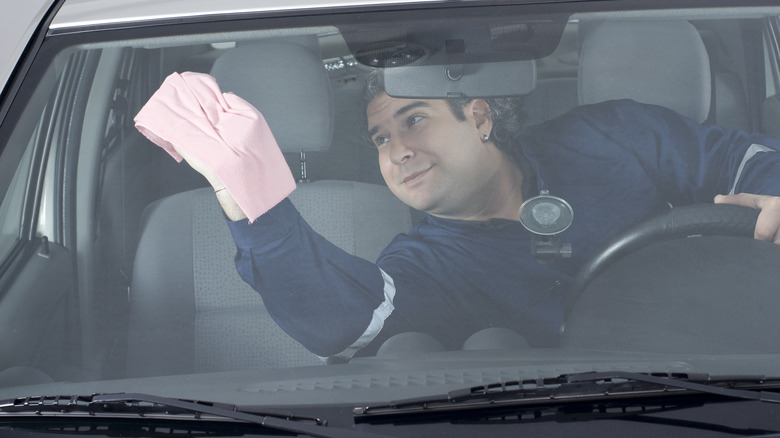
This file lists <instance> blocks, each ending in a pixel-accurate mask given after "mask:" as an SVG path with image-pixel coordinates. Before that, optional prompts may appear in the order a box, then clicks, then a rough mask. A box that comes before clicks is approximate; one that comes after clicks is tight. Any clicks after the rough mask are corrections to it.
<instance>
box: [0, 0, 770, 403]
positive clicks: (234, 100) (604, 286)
mask: <svg viewBox="0 0 780 438" xmlns="http://www.w3.org/2000/svg"><path fill="white" fill-rule="evenodd" d="M683 3H684V2H681V5H682V4H683ZM699 3H700V2H699ZM575 8H579V9H575ZM406 9H408V10H406ZM406 9H404V8H402V7H394V8H389V9H388V10H380V9H377V8H373V9H371V8H364V9H360V10H349V11H346V10H345V11H343V13H342V11H341V10H339V9H334V10H332V11H325V12H327V14H326V13H325V12H314V13H311V14H305V15H304V14H301V15H300V16H294V15H293V14H289V13H285V14H276V15H273V16H271V15H264V14H263V13H251V14H250V13H246V14H233V15H225V16H220V15H214V16H207V17H196V18H191V19H182V20H180V21H174V20H171V21H160V22H153V23H138V24H137V25H122V26H120V25H117V26H116V28H113V27H112V25H94V26H92V27H89V28H73V29H69V28H63V29H58V30H56V31H52V32H51V33H50V35H49V36H48V37H47V39H46V41H45V42H44V45H43V47H42V48H41V50H40V52H39V53H38V55H37V57H36V59H35V62H34V63H33V64H32V66H31V68H30V69H29V71H28V72H27V75H26V77H25V78H22V79H23V80H22V79H19V82H17V84H19V86H18V87H17V88H13V87H11V88H9V90H15V94H14V95H12V96H10V97H9V99H8V100H7V106H6V107H5V108H7V111H5V113H2V112H0V114H5V116H4V119H3V120H2V125H0V151H1V154H0V196H2V197H1V198H0V202H1V203H0V289H1V290H0V294H1V295H0V345H2V352H3V353H2V355H0V398H12V397H21V396H26V395H31V394H37V395H55V394H93V393H111V392H143V393H150V394H156V395H160V396H166V397H174V398H188V399H200V400H212V401H218V402H225V403H235V404H242V405H246V404H251V405H282V406H293V405H301V404H312V405H317V404H342V405H349V406H352V405H353V404H354V405H355V406H357V405H358V404H363V403H369V402H375V403H381V402H385V403H386V402H389V401H391V400H396V399H403V398H408V397H416V396H424V395H432V394H442V393H446V392H447V391H450V390H453V389H458V388H463V387H469V386H473V385H480V384H487V383H494V382H507V381H518V380H520V381H522V380H525V379H536V378H546V377H554V376H558V375H561V374H567V373H575V372H583V371H610V370H623V371H631V372H652V373H678V372H679V373H708V374H713V375H723V374H728V375H742V374H751V375H778V374H780V343H779V342H778V341H777V337H776V336H774V329H775V328H776V327H777V326H778V322H780V317H778V316H776V314H777V312H776V311H774V308H775V306H776V305H777V304H780V303H779V302H778V300H779V299H780V298H778V294H777V293H776V292H777V288H778V280H780V274H779V273H780V269H778V267H780V264H778V263H780V248H778V246H777V244H776V243H780V232H779V231H778V228H780V207H778V206H779V205H780V202H778V198H777V196H780V154H777V153H776V151H777V150H780V141H778V140H775V137H778V136H780V123H778V120H780V119H779V118H780V100H778V97H777V96H778V94H777V93H778V87H779V86H780V82H778V81H779V80H780V73H779V72H778V71H779V69H778V53H780V52H778V50H779V48H778V41H777V40H776V38H775V37H776V32H777V28H778V24H779V22H778V14H780V8H775V7H746V6H741V7H735V8H728V7H719V8H712V9H707V8H703V7H698V8H693V7H688V8H680V9H653V10H643V9H638V10H624V11H621V10H618V9H619V6H616V5H615V4H613V2H573V3H572V4H566V5H562V4H547V5H516V6H508V5H503V6H486V5H481V6H475V5H474V4H471V3H469V5H467V6H455V5H452V4H447V5H444V4H442V5H439V6H438V7H437V6H436V5H427V6H425V7H412V6H408V7H406ZM759 212H760V215H759ZM626 230H628V231H626Z"/></svg>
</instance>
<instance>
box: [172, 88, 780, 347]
mask: <svg viewBox="0 0 780 438" xmlns="http://www.w3.org/2000/svg"><path fill="white" fill-rule="evenodd" d="M501 105H503V103H502V101H500V100H486V99H466V100H455V101H447V100H435V99H433V100H428V99H398V98H393V97H390V96H388V95H387V94H385V93H384V92H383V91H382V90H381V83H379V84H376V83H375V84H373V91H371V92H370V93H369V98H368V103H367V107H366V108H367V109H366V115H367V122H368V131H369V135H370V137H371V140H372V142H373V143H374V144H375V146H376V147H377V150H378V155H379V163H380V169H381V172H382V175H383V177H384V179H385V181H386V183H387V185H388V187H390V189H391V190H392V191H393V193H394V194H395V195H396V196H398V197H399V198H400V199H401V200H402V201H404V202H405V203H407V204H408V205H410V206H412V207H414V208H416V209H418V210H422V211H425V212H426V213H428V215H427V216H426V218H425V219H424V220H422V221H421V222H419V223H418V224H416V225H415V226H414V228H413V229H412V230H411V231H410V233H409V234H407V235H401V236H399V237H397V238H396V239H395V240H394V241H393V242H392V243H391V244H390V245H389V246H388V247H387V249H386V250H385V251H384V252H383V253H382V254H381V255H380V257H379V259H378V260H377V262H376V263H370V262H367V261H365V260H362V259H360V258H357V257H354V256H352V255H349V254H346V253H345V252H343V251H341V250H339V249H338V248H336V247H335V246H333V245H332V244H330V243H329V242H327V241H326V240H325V239H324V238H322V237H321V236H319V235H317V234H316V233H315V232H314V231H313V230H312V229H311V228H310V227H309V226H308V224H306V223H305V221H304V220H303V219H302V218H301V217H300V215H299V214H298V213H297V211H296V210H295V208H294V207H293V206H292V204H291V203H290V202H289V200H287V199H284V200H282V201H281V202H279V203H277V204H276V205H274V206H273V207H272V208H271V209H270V210H268V211H267V212H266V213H264V214H262V215H261V216H260V217H258V218H257V219H256V220H253V221H249V220H248V219H247V218H246V216H245V215H244V213H243V211H242V209H241V208H240V207H239V206H238V204H237V203H236V202H235V200H234V199H233V196H232V195H231V193H230V190H224V189H225V185H224V184H223V182H222V181H221V180H220V178H219V176H218V175H216V174H215V172H214V169H212V168H211V167H210V166H209V163H204V162H202V161H200V160H198V159H197V158H196V157H193V156H192V155H190V154H188V152H187V151H186V150H182V149H181V148H180V147H178V146H176V150H177V151H178V152H179V153H181V154H182V155H183V156H184V158H185V159H186V160H187V161H188V162H189V163H190V165H192V166H193V168H195V169H196V170H197V171H199V172H201V173H202V174H203V175H204V176H205V177H206V178H207V179H208V180H209V182H210V183H211V184H212V186H213V187H214V188H215V191H216V193H217V198H218V199H219V201H220V204H221V205H222V207H223V210H224V211H225V214H226V216H227V218H228V219H229V220H230V222H229V227H230V229H231V232H232V234H233V237H234V240H235V242H236V245H237V248H238V254H237V256H236V266H237V269H238V271H239V273H240V274H241V276H242V278H244V279H245V280H246V281H247V282H248V283H249V284H250V285H252V286H253V287H254V288H255V289H256V290H258V291H259V292H260V293H261V295H262V296H263V299H264V302H265V304H266V307H267V308H268V310H269V312H270V313H271V315H272V316H273V317H274V319H275V320H276V321H277V323H278V324H279V325H280V326H281V327H282V328H283V329H284V330H285V331H286V332H287V333H289V334H290V335H291V336H293V337H294V338H295V339H297V340H298V341H299V342H301V343H302V344H304V345H305V346H306V347H307V348H309V349H310V350H311V351H312V352H314V353H315V354H318V355H320V356H325V357H338V358H349V357H351V356H353V355H354V354H356V353H357V352H358V351H360V353H361V354H371V353H373V352H375V351H376V349H377V348H378V347H379V345H381V343H382V342H383V341H385V340H387V339H388V338H390V337H391V336H393V335H395V334H398V333H403V332H422V333H428V334H431V335H433V336H434V337H436V338H437V339H438V340H439V341H440V342H441V343H442V344H443V345H444V346H445V348H459V347H460V346H461V345H462V344H463V343H464V342H465V341H466V340H467V339H468V338H469V336H471V335H472V334H474V333H476V332H479V331H480V330H483V329H488V328H491V327H503V328H509V329H511V330H513V331H515V332H517V333H520V334H521V335H522V336H524V337H525V338H526V340H527V341H528V342H529V343H530V344H532V345H554V344H555V342H556V341H557V337H558V335H559V330H560V327H561V326H562V323H563V317H564V315H563V308H564V305H565V303H563V302H562V300H563V296H564V291H565V290H566V287H567V286H568V284H569V282H570V281H571V278H572V276H573V275H574V273H575V272H576V270H577V267H578V266H579V265H580V264H581V263H582V262H583V261H584V259H585V258H586V257H587V256H588V255H589V254H590V253H592V251H593V250H594V249H595V248H596V247H597V246H598V245H599V244H600V243H601V242H602V241H603V240H605V239H606V238H608V237H609V236H611V235H612V234H614V233H615V232H617V231H619V230H621V229H623V228H625V227H626V226H628V225H630V224H633V223H635V222H637V221H638V220H640V219H642V218H644V217H647V216H650V215H653V214H657V213H659V212H662V211H664V210H666V209H668V205H669V204H671V205H685V204H691V203H705V202H712V201H713V198H714V199H715V201H716V202H726V203H734V204H740V205H747V206H751V207H754V208H758V209H760V210H761V213H760V216H759V221H758V223H757V225H756V237H757V238H760V239H763V240H771V241H775V242H776V243H780V231H778V230H779V229H780V198H778V197H777V196H778V195H780V178H778V177H777V176H776V175H780V154H777V153H774V152H773V151H775V150H780V142H778V141H776V140H772V139H769V138H766V137H763V136H760V135H749V134H746V133H742V132H732V131H726V130H723V129H720V128H718V127H714V126H709V127H703V126H700V125H698V124H696V123H694V122H692V121H690V120H688V119H685V118H683V117H681V116H679V115H677V114H675V113H673V112H671V111H669V110H665V109H663V108H660V107H654V106H647V105H640V104H637V103H635V102H631V101H616V102H606V103H602V104H597V105H592V106H588V107H585V108H578V109H575V110H574V111H572V112H570V113H569V114H567V115H565V116H563V117H561V118H559V119H556V120H553V121H551V122H548V123H546V124H543V125H540V126H538V127H533V128H528V129H519V128H518V124H517V123H516V120H513V119H512V118H506V117H504V116H503V115H501V114H499V113H500V112H499V111H497V107H499V106H501ZM501 113H502V114H503V112H501ZM515 119H516V118H515ZM540 190H547V191H549V193H550V194H553V195H556V196H559V197H562V198H564V199H566V200H567V201H568V202H569V203H570V204H571V205H572V207H573V208H574V210H575V211H576V214H577V220H576V221H575V223H574V224H573V225H572V227H571V228H570V229H569V230H567V232H566V238H567V240H568V241H570V242H571V243H572V245H573V247H574V248H576V253H575V255H574V256H573V257H572V258H571V259H569V260H562V261H554V262H547V263H543V262H541V261H539V260H536V259H534V258H533V257H532V256H531V250H530V247H531V242H532V239H531V237H532V236H531V235H530V233H529V232H528V231H526V230H525V229H524V228H523V227H522V226H521V225H520V224H519V222H518V221H517V211H518V208H519V207H520V205H521V204H522V203H523V201H524V200H526V199H527V198H528V197H529V196H531V195H533V194H536V193H539V191H540ZM730 190H734V192H735V193H740V192H746V193H753V194H738V195H727V196H718V197H717V198H715V196H716V195H719V194H720V193H727V192H729V191H730ZM252 219H254V218H252ZM291 265H293V266H296V270H295V271H290V270H289V269H288V267H289V266H291Z"/></svg>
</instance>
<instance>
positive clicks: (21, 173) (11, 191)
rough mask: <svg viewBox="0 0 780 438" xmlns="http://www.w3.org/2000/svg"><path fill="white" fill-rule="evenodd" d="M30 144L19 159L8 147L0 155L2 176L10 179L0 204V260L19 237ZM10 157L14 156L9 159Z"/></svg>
mask: <svg viewBox="0 0 780 438" xmlns="http://www.w3.org/2000/svg"><path fill="white" fill-rule="evenodd" d="M32 143H33V139H32V138H31V139H30V142H29V144H28V145H27V147H26V148H24V150H23V152H22V154H21V155H22V156H21V159H16V158H17V156H18V155H19V154H18V152H17V151H15V150H13V149H12V148H10V147H9V148H8V149H7V150H5V153H3V154H2V155H0V169H3V174H4V175H7V176H9V177H10V181H8V183H7V185H4V189H5V192H4V193H3V197H2V202H1V203H0V260H2V259H5V257H6V256H7V255H8V253H9V252H10V251H11V249H12V248H13V246H14V244H15V243H16V242H17V240H18V239H19V237H20V233H21V226H22V214H21V213H22V208H23V205H24V198H25V193H26V188H27V181H28V176H29V174H30V157H31V156H32V147H30V146H31V144H32ZM17 149H18V148H17ZM11 155H16V156H15V157H11ZM14 165H15V169H14ZM5 169H8V170H5ZM5 172H8V173H5Z"/></svg>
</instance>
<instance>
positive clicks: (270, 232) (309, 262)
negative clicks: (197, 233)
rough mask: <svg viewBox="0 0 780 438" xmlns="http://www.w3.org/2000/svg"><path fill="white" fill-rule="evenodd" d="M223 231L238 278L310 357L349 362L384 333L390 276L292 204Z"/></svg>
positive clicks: (390, 296)
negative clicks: (318, 228) (331, 239)
mask: <svg viewBox="0 0 780 438" xmlns="http://www.w3.org/2000/svg"><path fill="white" fill-rule="evenodd" d="M228 226H229V228H230V231H231V233H232V235H233V239H234V241H235V243H236V247H237V253H236V258H235V263H236V268H237V270H238V273H239V274H240V275H241V277H242V278H243V279H244V281H246V282H247V283H249V285H251V286H252V287H253V288H254V289H255V290H257V291H258V292H259V293H260V294H261V296H262V297H263V301H264V302H265V304H266V307H267V308H268V311H269V313H270V314H271V316H272V317H273V318H274V320H275V321H276V322H277V323H278V324H279V326H280V327H281V328H282V329H283V330H284V331H285V332H287V333H288V334H289V335H290V336H292V337H293V338H294V339H296V340H297V341H298V342H300V343H301V344H303V345H304V346H305V347H306V348H308V349H309V350H310V351H311V352H313V353H314V354H317V355H319V356H322V357H338V358H344V359H348V358H350V357H351V356H352V355H354V354H355V352H357V351H358V350H360V349H361V348H363V347H364V346H365V345H367V344H368V343H369V342H371V341H372V340H373V339H374V337H375V336H376V335H377V334H378V333H379V332H380V331H381V330H382V327H383V325H384V321H385V320H386V319H387V318H388V317H389V316H390V314H391V313H392V311H393V309H394V307H393V298H394V295H395V289H394V285H393V282H392V279H391V278H390V277H389V276H388V275H387V274H385V273H384V272H382V270H381V269H380V268H379V267H378V266H377V265H375V264H374V263H371V262H369V261H367V260H364V259H362V258H359V257H357V256H353V255H351V254H348V253H347V252H345V251H343V250H341V249H340V248H338V247H336V246H335V245H333V244H332V243H330V242H329V241H327V240H326V239H325V238H324V237H322V236H320V235H319V234H318V233H316V232H315V231H314V230H313V229H312V228H311V227H310V226H309V224H307V223H306V221H304V220H303V218H302V217H301V215H300V214H299V213H298V211H297V210H296V209H295V207H294V206H293V205H292V202H290V201H289V199H285V200H284V201H282V202H281V203H279V204H278V205H276V206H275V207H274V208H272V209H271V210H269V211H268V212H267V213H266V214H264V215H262V216H260V217H259V218H258V219H257V220H256V221H254V222H252V223H249V222H248V221H247V220H242V221H236V222H228Z"/></svg>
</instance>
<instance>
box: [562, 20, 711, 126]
mask: <svg viewBox="0 0 780 438" xmlns="http://www.w3.org/2000/svg"><path fill="white" fill-rule="evenodd" d="M583 27H584V28H585V29H586V30H585V31H584V32H583V35H584V36H583V42H582V48H581V51H580V65H579V76H578V81H579V87H578V88H579V101H580V104H582V105H585V104H590V103H598V102H603V101H607V100H614V99H633V100H635V101H637V102H642V103H649V104H655V105H661V106H664V107H666V108H670V109H672V110H675V111H677V112H679V113H680V114H683V115H686V116H688V117H690V118H692V119H694V120H696V121H698V122H703V121H704V120H706V119H707V116H708V115H709V112H710V100H711V89H712V88H711V87H712V86H711V75H710V62H709V57H708V55H707V50H706V49H705V47H704V43H703V42H702V39H701V37H700V36H699V33H698V32H697V30H696V28H695V27H693V25H692V24H690V23H689V22H687V21H682V20H681V21H643V22H638V21H615V22H603V23H588V24H585V23H583Z"/></svg>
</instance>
